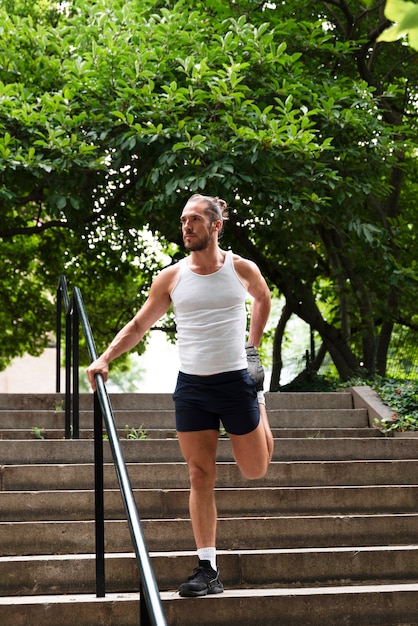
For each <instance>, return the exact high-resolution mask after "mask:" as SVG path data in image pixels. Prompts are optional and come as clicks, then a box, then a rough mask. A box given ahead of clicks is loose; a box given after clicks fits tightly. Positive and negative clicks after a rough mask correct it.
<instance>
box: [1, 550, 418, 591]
mask: <svg viewBox="0 0 418 626" xmlns="http://www.w3.org/2000/svg"><path fill="white" fill-rule="evenodd" d="M150 557H151V563H152V567H153V570H154V573H155V577H156V581H157V585H158V588H159V590H160V591H168V590H170V589H171V590H173V591H176V590H177V588H178V586H179V584H180V583H181V582H183V581H184V580H186V579H187V576H188V575H189V574H190V573H191V572H192V571H193V568H194V567H195V566H196V554H195V553H192V552H170V553H168V552H163V553H160V552H151V554H150ZM168 559H169V560H170V567H167V560H168ZM217 561H218V566H219V568H220V572H221V579H222V582H223V583H224V585H225V586H226V588H228V589H254V588H265V589H269V588H270V589H271V588H290V587H293V588H295V589H296V588H300V587H314V586H318V587H325V586H334V585H337V584H344V585H358V584H360V583H362V584H372V583H373V584H379V583H382V582H388V581H391V582H392V583H395V582H397V583H406V582H417V571H418V546H416V545H414V546H392V547H387V546H383V547H380V546H379V547H374V546H355V547H350V548H323V549H319V548H317V549H315V550H312V549H303V548H296V549H270V550H265V551H258V550H236V551H222V550H221V551H219V553H218V558H217ZM105 571H106V590H107V591H108V592H111V593H115V592H126V591H137V590H138V581H139V572H138V568H137V563H136V559H135V555H134V553H132V552H131V553H115V554H108V555H107V556H106V562H105ZM94 591H95V555H94V554H80V555H79V556H78V557H77V558H74V557H73V556H71V555H62V556H61V555H48V556H44V555H42V556H28V557H8V558H5V557H0V595H1V596H12V595H15V596H19V595H23V594H24V595H27V596H31V595H39V594H41V595H49V594H64V593H73V594H78V593H92V592H94Z"/></svg>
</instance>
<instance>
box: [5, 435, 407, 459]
mask: <svg viewBox="0 0 418 626" xmlns="http://www.w3.org/2000/svg"><path fill="white" fill-rule="evenodd" d="M121 447H122V451H123V455H124V458H125V460H126V462H127V463H133V462H141V463H151V462H158V461H160V462H176V461H178V462H181V461H182V460H183V458H182V455H181V452H180V447H179V445H178V442H177V441H175V440H171V439H145V440H122V441H121ZM104 457H105V461H106V462H109V461H111V452H110V447H109V443H108V442H106V441H105V442H104ZM93 458H94V451H93V441H91V440H82V439H80V440H52V439H51V440H37V441H29V440H22V441H14V440H11V441H7V440H4V441H0V459H1V460H2V463H3V464H4V465H16V464H23V463H28V462H29V461H30V462H32V463H35V464H43V463H60V464H62V463H76V462H78V463H89V462H91V461H92V459H93ZM417 458H418V449H417V445H416V441H415V440H414V439H412V438H411V439H399V438H392V437H370V438H355V437H353V438H339V439H336V438H330V439H323V438H315V437H313V438H303V437H300V438H289V439H280V440H279V441H278V442H277V443H276V445H275V449H274V453H273V460H275V461H296V460H298V461H319V460H323V461H331V460H336V461H337V460H340V461H347V460H399V459H411V460H412V459H417ZM217 460H218V461H223V462H228V461H230V460H232V451H231V445H230V441H229V440H228V439H223V438H222V439H220V441H219V445H218V452H217Z"/></svg>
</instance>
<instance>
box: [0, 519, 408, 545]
mask: <svg viewBox="0 0 418 626" xmlns="http://www.w3.org/2000/svg"><path fill="white" fill-rule="evenodd" d="M140 515H141V513H140ZM417 524H418V514H410V513H408V514H379V515H299V516H295V515H289V516H281V517H273V516H272V517H263V518H257V517H231V518H220V519H219V520H218V535H219V538H218V548H219V549H220V550H227V549H230V550H244V549H253V550H265V549H270V548H271V547H272V546H274V547H275V548H296V547H297V548H302V547H305V548H313V547H332V546H340V547H341V546H366V545H409V544H410V543H411V537H415V536H416V529H417ZM105 526H106V531H105V534H106V551H109V552H127V551H130V550H131V541H130V536H129V531H128V526H127V523H126V522H125V521H123V520H108V521H107V522H106V523H105ZM142 527H143V531H144V535H145V537H146V541H147V545H148V549H149V550H152V551H168V550H172V549H173V546H175V547H176V549H177V550H193V549H194V546H195V544H194V540H193V536H192V530H191V524H190V520H188V519H175V520H171V519H161V520H159V519H153V520H149V519H144V518H142ZM0 536H1V538H2V540H1V545H0V556H8V555H10V556H12V555H14V556H20V555H21V556H23V555H29V554H77V553H90V552H94V545H95V544H94V522H92V521H65V522H60V521H57V522H50V521H46V522H15V521H14V522H0Z"/></svg>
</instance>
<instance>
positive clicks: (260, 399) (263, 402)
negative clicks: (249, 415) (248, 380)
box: [257, 390, 266, 404]
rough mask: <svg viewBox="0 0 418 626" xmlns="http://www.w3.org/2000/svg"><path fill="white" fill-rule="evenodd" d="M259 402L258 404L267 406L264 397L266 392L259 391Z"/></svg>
mask: <svg viewBox="0 0 418 626" xmlns="http://www.w3.org/2000/svg"><path fill="white" fill-rule="evenodd" d="M257 400H258V404H265V403H266V399H265V397H264V391H263V390H261V391H257Z"/></svg>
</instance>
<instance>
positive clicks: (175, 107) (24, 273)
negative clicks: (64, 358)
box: [0, 0, 418, 378]
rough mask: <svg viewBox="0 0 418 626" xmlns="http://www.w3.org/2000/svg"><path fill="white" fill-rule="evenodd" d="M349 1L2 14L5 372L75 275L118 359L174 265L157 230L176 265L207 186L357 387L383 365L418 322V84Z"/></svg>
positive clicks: (45, 324)
mask: <svg viewBox="0 0 418 626" xmlns="http://www.w3.org/2000/svg"><path fill="white" fill-rule="evenodd" d="M344 6H346V10H344V7H343V6H342V5H340V4H339V3H338V2H337V3H334V5H333V6H332V7H330V6H329V4H328V3H325V2H319V3H316V4H312V3H306V2H301V1H300V0H292V2H290V3H284V4H282V5H280V4H278V5H273V4H272V5H271V6H269V5H266V6H263V5H259V4H258V3H254V2H249V1H248V2H246V1H245V0H244V1H243V2H241V3H239V5H238V4H237V3H229V2H228V3H227V2H197V3H194V4H193V5H192V6H191V5H190V4H189V3H186V2H184V1H179V2H168V1H167V2H159V1H158V2H157V1H156V0H144V1H143V2H141V3H138V2H136V1H133V0H129V1H127V2H121V0H112V2H109V0H97V2H94V3H90V2H86V0H74V1H73V2H71V3H69V4H68V5H65V7H66V8H65V10H62V9H63V6H61V5H58V4H55V3H53V2H48V1H47V0H39V1H36V2H33V3H30V5H29V4H27V3H26V2H25V1H24V0H20V1H19V2H16V3H12V2H5V3H3V4H2V6H1V8H0V24H1V27H0V30H1V36H2V47H1V49H0V94H1V98H0V129H1V130H0V215H1V225H0V250H1V254H0V269H1V271H2V290H3V291H2V307H0V311H1V312H0V320H1V326H0V327H1V329H2V331H1V332H2V349H1V353H0V368H4V367H5V366H6V364H7V362H8V361H9V360H10V358H12V357H13V356H16V355H18V354H22V353H23V352H25V351H29V352H31V353H33V354H38V353H39V352H40V351H41V350H42V348H43V346H45V345H46V343H47V341H48V336H49V333H50V332H51V331H52V330H53V328H54V315H53V310H52V306H51V301H52V300H53V298H54V289H55V286H56V284H57V280H58V276H59V274H61V273H65V274H66V275H67V277H68V281H69V284H70V285H75V284H77V285H79V286H80V287H81V289H82V293H83V298H84V301H85V303H86V305H87V308H88V312H89V316H90V321H91V324H92V327H93V330H94V333H95V336H96V339H97V344H98V349H99V350H101V349H102V347H104V345H105V344H106V343H108V341H109V338H110V337H111V336H112V335H113V334H114V333H115V332H116V331H117V330H118V329H119V328H120V327H121V326H122V325H123V324H124V323H125V322H126V321H127V320H128V319H129V317H131V315H132V314H133V313H134V311H135V310H137V309H138V308H139V307H140V306H141V304H142V302H143V301H144V299H145V297H146V294H147V290H148V287H149V283H150V280H151V278H152V276H153V275H155V272H156V271H158V269H159V268H160V267H162V266H163V265H164V264H166V263H167V262H168V261H167V258H166V257H162V255H161V249H158V250H156V249H154V246H153V244H150V243H149V240H148V239H147V238H146V237H143V236H142V232H143V229H144V228H146V229H147V232H151V233H153V234H156V235H157V237H158V239H159V241H160V242H161V245H162V248H163V250H166V251H167V252H168V253H169V254H170V256H172V257H173V259H174V260H176V259H177V258H178V257H179V256H180V254H181V253H180V252H179V247H178V246H179V244H181V240H180V236H179V225H178V215H179V211H180V209H181V207H182V205H183V204H184V202H185V200H186V199H187V197H188V196H189V195H191V193H193V192H196V191H197V192H199V191H204V192H206V193H210V194H217V195H220V196H222V197H225V198H226V199H227V200H228V201H229V202H230V203H231V205H232V211H231V220H230V223H229V226H228V227H227V229H226V232H225V246H226V247H228V246H233V247H234V249H236V251H237V252H238V253H241V254H243V255H245V256H248V257H250V258H253V259H254V260H255V261H257V262H258V264H259V265H260V267H261V268H262V270H263V273H264V274H265V275H266V277H267V279H268V281H269V283H270V285H271V286H272V287H275V288H276V289H277V290H278V291H279V292H280V293H282V294H284V296H285V298H286V302H287V305H288V306H289V308H290V309H291V310H292V312H293V313H294V314H296V315H298V316H299V317H301V318H302V319H304V320H305V321H306V322H307V323H308V324H310V325H311V326H312V327H313V328H314V329H315V330H316V332H317V334H318V336H320V337H321V338H322V340H323V341H325V342H326V344H327V346H328V348H329V350H330V352H331V354H332V358H333V359H334V361H335V363H336V367H337V369H338V371H339V373H340V374H341V376H343V377H346V378H347V377H349V376H351V375H352V373H353V371H355V370H356V368H357V367H358V364H359V363H360V362H365V363H366V370H367V371H371V370H372V369H373V367H374V363H373V357H372V356H370V355H371V354H372V355H373V354H374V352H375V350H374V348H375V346H376V343H377V342H378V340H379V331H380V328H381V325H382V324H383V323H384V322H388V323H389V322H397V323H398V324H400V325H405V324H411V321H410V320H413V315H414V314H416V311H415V312H414V305H413V303H414V302H415V296H414V294H415V293H416V284H417V262H418V256H417V255H418V253H417V250H418V247H417V246H416V235H415V228H414V224H415V213H416V204H415V199H416V194H417V180H418V177H417V176H416V173H417V172H416V167H417V166H416V152H415V146H416V139H415V138H416V132H417V128H416V110H415V106H416V87H415V86H414V85H416V84H417V80H416V78H417V70H416V64H414V63H413V61H412V59H410V57H409V56H408V55H405V49H404V46H403V45H402V44H400V43H395V44H390V45H387V44H377V43H376V37H377V33H378V32H380V31H379V28H380V27H381V24H382V21H381V17H380V16H379V12H378V10H377V5H376V7H374V6H373V7H372V8H371V9H370V10H368V11H364V10H363V8H362V7H361V6H360V5H359V3H354V2H349V3H348V4H347V5H344ZM346 22H347V23H346ZM352 24H356V29H355V31H354V30H353V28H352ZM348 26H349V27H348ZM371 50H373V53H371V52H370V51H371ZM17 252H18V254H16V253H17ZM16 257H18V260H17V261H16ZM20 257H21V258H20ZM3 277H4V278H3ZM393 293H396V298H393ZM388 302H390V306H389V305H388ZM166 323H170V322H169V320H167V321H166ZM412 323H414V322H412ZM3 335H4V337H3ZM370 346H373V349H372V348H371V347H370ZM138 350H139V351H141V350H143V346H140V347H139V348H138Z"/></svg>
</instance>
